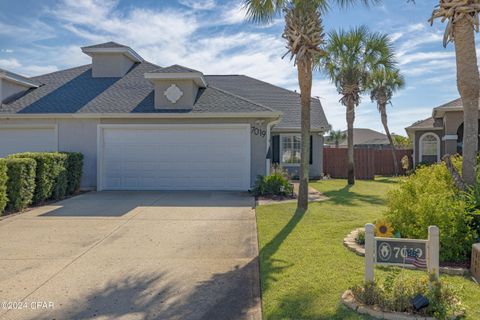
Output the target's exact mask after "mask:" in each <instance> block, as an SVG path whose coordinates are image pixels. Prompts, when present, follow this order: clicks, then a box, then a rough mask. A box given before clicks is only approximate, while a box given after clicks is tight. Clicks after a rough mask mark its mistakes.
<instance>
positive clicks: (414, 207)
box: [386, 159, 477, 261]
mask: <svg viewBox="0 0 480 320" xmlns="http://www.w3.org/2000/svg"><path fill="white" fill-rule="evenodd" d="M458 161H459V159H454V163H455V164H456V165H458ZM468 207H469V205H468V203H467V201H466V200H465V197H464V196H463V195H462V193H461V192H459V191H458V190H457V189H456V187H455V186H454V184H453V180H452V177H451V175H450V173H449V172H448V170H447V168H446V166H445V164H444V163H438V164H432V165H429V166H422V167H421V168H418V169H417V170H415V172H414V173H413V174H412V175H410V176H409V177H408V178H406V179H405V180H403V181H402V182H401V183H400V187H399V188H397V189H395V190H392V191H390V193H389V194H388V200H387V212H386V217H387V219H388V220H389V221H390V222H391V223H392V225H393V227H394V229H395V231H398V232H400V234H401V235H402V237H404V238H420V239H426V238H427V236H428V226H430V225H436V226H438V227H439V228H440V247H441V250H440V260H441V261H464V260H468V259H469V258H470V253H471V248H472V243H474V242H475V239H476V238H477V234H476V231H475V230H474V229H473V228H472V227H471V220H472V217H471V215H470V214H469V212H468Z"/></svg>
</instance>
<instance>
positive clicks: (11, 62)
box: [0, 59, 21, 71]
mask: <svg viewBox="0 0 480 320" xmlns="http://www.w3.org/2000/svg"><path fill="white" fill-rule="evenodd" d="M20 66H21V64H20V62H19V61H18V60H17V59H0V68H3V69H7V70H9V71H10V70H13V69H15V68H19V67H20Z"/></svg>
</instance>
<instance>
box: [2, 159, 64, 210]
mask: <svg viewBox="0 0 480 320" xmlns="http://www.w3.org/2000/svg"><path fill="white" fill-rule="evenodd" d="M9 158H30V159H33V160H35V162H36V173H35V192H34V196H33V202H34V203H36V204H38V203H41V202H44V201H46V200H48V199H50V198H52V197H53V198H60V197H63V196H64V195H65V191H66V188H67V174H66V168H65V165H66V163H65V162H66V159H67V156H66V155H65V154H62V153H58V152H25V153H17V154H13V155H11V156H9Z"/></svg>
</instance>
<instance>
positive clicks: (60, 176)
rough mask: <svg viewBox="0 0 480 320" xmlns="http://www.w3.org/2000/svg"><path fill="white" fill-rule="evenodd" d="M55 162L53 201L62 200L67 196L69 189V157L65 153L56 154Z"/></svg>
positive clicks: (54, 156) (54, 155)
mask: <svg viewBox="0 0 480 320" xmlns="http://www.w3.org/2000/svg"><path fill="white" fill-rule="evenodd" d="M53 161H54V166H53V176H54V185H53V192H52V196H51V197H52V198H53V199H62V198H63V197H65V195H66V194H67V187H68V174H67V155H66V154H64V153H54V154H53Z"/></svg>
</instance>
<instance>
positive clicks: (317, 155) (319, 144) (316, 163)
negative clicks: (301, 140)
mask: <svg viewBox="0 0 480 320" xmlns="http://www.w3.org/2000/svg"><path fill="white" fill-rule="evenodd" d="M282 134H295V133H292V132H282V131H275V132H274V133H272V135H282ZM298 134H299V135H300V133H299V132H298ZM323 142H324V138H323V135H321V134H320V135H319V134H318V133H316V132H312V153H313V154H312V164H311V165H310V169H309V176H310V178H311V179H316V178H319V177H321V176H323ZM282 167H283V168H285V169H286V170H287V171H288V173H289V174H290V175H291V176H292V177H298V176H300V166H299V165H288V164H282Z"/></svg>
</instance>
